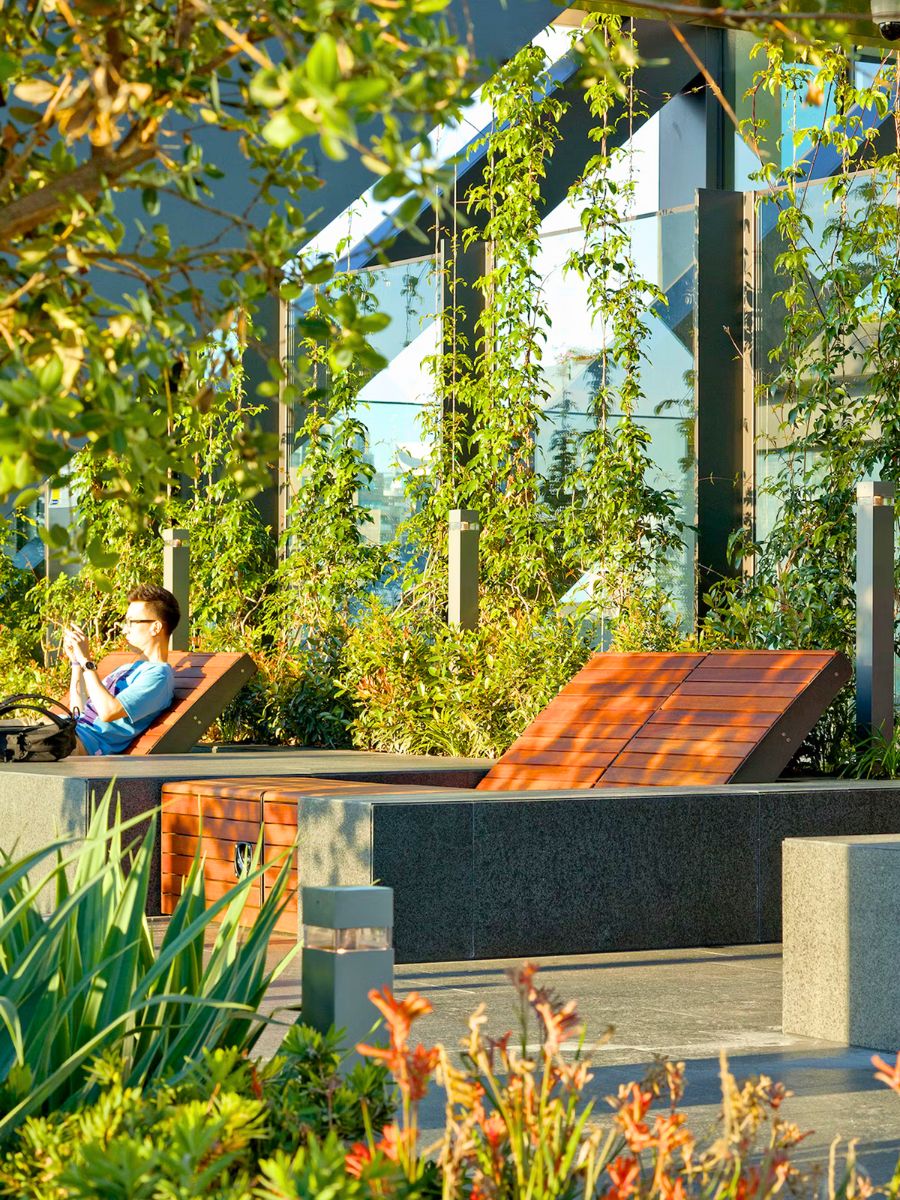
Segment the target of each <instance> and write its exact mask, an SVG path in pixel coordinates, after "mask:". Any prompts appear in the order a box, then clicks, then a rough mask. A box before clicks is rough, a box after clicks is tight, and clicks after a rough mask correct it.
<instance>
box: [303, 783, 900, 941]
mask: <svg viewBox="0 0 900 1200" xmlns="http://www.w3.org/2000/svg"><path fill="white" fill-rule="evenodd" d="M314 803H315V806H316V815H315V819H313V820H310V821H309V823H308V825H307V826H306V828H305V829H304V827H303V826H304V821H303V820H301V834H300V836H301V844H300V862H299V866H300V874H301V878H303V879H304V881H305V882H308V883H342V882H347V883H358V882H378V883H382V884H386V885H387V886H389V887H392V888H393V889H394V893H395V904H394V910H395V921H396V927H395V945H396V952H397V960H398V962H429V961H442V960H444V961H449V960H457V959H467V958H495V957H496V958H503V957H514V956H523V957H524V956H529V955H548V954H580V953H589V952H598V951H606V950H626V949H631V950H640V949H648V950H652V949H663V948H668V947H688V946H704V945H706V946H709V945H728V944H741V943H744V944H747V943H754V942H771V941H778V940H779V938H780V936H781V842H782V840H783V839H784V838H786V837H795V836H798V835H802V834H814V833H817V832H821V833H845V834H849V833H871V832H879V833H900V784H870V783H855V782H846V783H844V782H842V783H831V782H825V781H823V782H822V783H821V784H818V785H815V786H813V785H811V784H800V785H798V784H772V785H769V786H762V787H752V788H751V787H745V788H741V787H733V788H728V787H722V788H715V789H712V790H709V791H706V792H698V791H697V790H696V789H689V788H681V789H672V790H671V791H669V790H667V791H665V792H663V791H662V790H661V789H658V788H657V789H643V790H637V789H634V790H624V789H623V790H622V791H612V790H611V789H604V790H603V791H602V792H600V791H597V792H584V791H580V792H565V793H555V794H552V793H534V792H532V793H529V794H527V795H526V794H521V795H515V794H512V793H496V792H494V793H484V792H479V793H474V794H473V793H471V792H469V793H460V796H459V798H458V799H457V798H452V799H451V798H448V797H446V796H442V797H440V798H439V799H438V798H437V797H428V796H427V795H424V794H423V795H422V796H420V797H415V796H408V795H406V796H397V797H396V798H393V797H390V796H373V797H372V799H371V800H365V799H363V798H362V797H355V798H354V799H353V801H352V802H351V801H342V800H340V799H337V798H336V799H327V800H320V801H315V802H314ZM329 810H330V814H331V815H330V816H329V817H327V818H326V816H325V812H326V811H329ZM367 825H368V837H367V836H366V834H367ZM326 846H327V847H328V849H327V852H325V850H324V848H325V847H326Z"/></svg>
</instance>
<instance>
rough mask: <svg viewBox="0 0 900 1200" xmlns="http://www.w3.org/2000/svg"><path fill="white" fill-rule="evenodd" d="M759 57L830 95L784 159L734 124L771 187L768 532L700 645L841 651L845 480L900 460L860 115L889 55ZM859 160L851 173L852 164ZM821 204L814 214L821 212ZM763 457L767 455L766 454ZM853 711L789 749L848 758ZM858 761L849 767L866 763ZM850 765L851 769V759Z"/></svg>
mask: <svg viewBox="0 0 900 1200" xmlns="http://www.w3.org/2000/svg"><path fill="white" fill-rule="evenodd" d="M758 51H759V53H760V54H762V53H763V52H764V53H765V66H764V67H763V68H762V69H761V70H760V71H759V72H758V74H757V75H756V77H755V79H754V84H753V88H752V89H751V93H750V95H751V96H756V95H762V94H763V93H764V92H766V91H768V92H773V93H776V94H777V93H778V91H779V89H783V90H785V91H787V92H792V93H799V94H801V95H802V94H804V93H805V94H806V95H807V96H812V97H818V98H819V99H820V100H822V99H824V98H826V97H827V100H828V103H827V105H826V106H825V107H824V109H823V112H822V117H821V120H820V121H819V122H818V123H816V124H814V125H810V126H808V127H803V128H795V129H793V130H791V131H790V132H789V133H786V134H785V137H789V136H790V137H792V138H793V143H794V148H795V152H794V153H795V161H794V162H793V163H791V164H790V165H788V166H786V167H785V168H784V169H781V170H780V169H779V168H778V166H777V165H776V163H777V162H780V161H781V155H780V149H781V148H780V147H773V146H772V145H771V144H770V141H767V138H768V137H769V134H768V130H767V128H766V126H765V123H764V122H762V121H757V122H747V123H746V124H745V129H744V132H745V136H747V137H748V139H750V140H751V141H752V142H753V143H754V144H755V145H756V146H757V148H758V149H759V152H760V158H761V166H760V170H759V173H758V174H759V178H760V179H761V180H762V181H764V182H765V183H766V184H768V185H770V186H772V187H774V186H778V188H779V189H780V190H779V191H778V192H777V193H773V195H772V196H771V197H765V198H764V199H763V200H762V201H761V203H763V204H766V205H768V206H770V208H771V206H773V205H777V209H776V210H775V211H777V235H775V236H776V237H777V241H778V246H777V253H775V254H774V256H773V255H772V254H771V252H769V251H768V250H767V256H768V257H769V258H771V259H772V260H773V267H772V269H773V271H774V286H773V296H772V306H771V309H770V311H769V312H768V313H767V314H766V320H765V323H764V324H763V329H764V331H765V332H766V335H767V336H768V337H769V339H770V341H771V348H770V351H769V363H768V364H765V365H764V366H763V367H762V369H761V371H760V384H759V388H758V394H757V405H758V411H759V413H760V414H761V416H760V420H761V424H762V429H761V433H760V438H759V443H760V444H759V451H760V452H761V453H760V460H761V461H762V462H764V463H765V464H766V475H765V477H764V479H763V481H762V485H761V486H760V487H759V488H758V489H757V497H756V499H757V508H758V511H759V510H760V509H762V507H763V505H765V507H766V508H768V509H769V510H770V511H771V512H773V513H774V519H773V520H772V522H771V528H770V529H769V530H768V531H767V533H766V535H765V537H764V538H763V537H754V536H753V531H752V530H749V529H748V530H745V531H743V532H742V533H741V534H739V535H738V536H737V537H736V538H735V539H734V542H733V551H734V555H735V558H736V560H738V561H740V560H741V559H743V560H745V561H751V562H752V563H753V572H752V574H745V575H744V576H743V577H742V578H740V579H736V580H729V581H724V582H722V583H720V584H718V585H717V586H716V587H714V588H713V589H712V594H711V596H710V597H709V601H710V611H709V614H708V616H707V618H706V621H705V623H704V629H703V638H704V641H705V642H706V643H708V644H711V645H719V646H750V647H770V648H792V647H797V648H813V649H834V650H842V651H844V652H845V653H847V654H848V655H849V656H850V657H851V658H852V657H853V648H854V641H855V598H854V576H855V536H856V522H855V487H856V483H857V482H858V481H859V480H861V479H865V478H871V477H873V476H874V477H878V478H882V479H896V478H897V477H898V463H900V424H898V421H897V404H896V397H897V393H898V388H900V354H898V352H897V351H898V349H900V340H898V330H900V318H898V313H900V269H898V260H897V253H896V247H897V238H898V235H900V223H898V222H900V215H898V210H897V204H896V196H897V182H898V173H900V156H898V153H897V152H896V151H892V152H890V153H887V154H885V153H882V151H881V148H880V144H879V141H878V136H877V127H876V126H875V125H874V124H872V125H870V127H866V123H865V122H864V120H863V114H864V113H866V112H867V111H868V112H870V113H871V112H876V113H877V114H878V115H879V117H880V118H883V117H884V116H886V115H888V114H889V112H891V111H892V110H893V111H894V112H895V113H896V112H898V111H900V110H898V109H897V104H898V94H897V91H896V88H895V86H894V85H895V80H896V64H895V63H894V62H893V60H891V59H890V58H885V60H884V62H883V64H882V68H881V74H880V75H879V76H878V77H877V78H876V79H875V81H874V83H873V85H872V86H871V87H869V88H865V89H858V88H856V87H854V86H853V84H852V73H851V65H850V60H849V58H848V55H847V53H846V52H845V51H844V50H842V49H841V48H840V47H836V46H827V45H825V44H824V43H817V44H816V45H815V46H814V47H813V50H812V51H811V52H810V54H808V55H807V56H806V58H805V61H797V59H796V57H795V56H789V55H786V54H785V53H783V48H782V47H780V46H779V45H777V44H776V45H766V46H760V47H758ZM820 150H821V151H822V152H826V151H827V152H828V153H831V154H834V153H837V155H838V156H839V158H840V163H841V166H840V169H839V170H838V171H837V172H836V174H834V175H833V176H832V177H831V178H830V179H828V180H827V181H825V182H824V184H823V185H822V186H816V185H813V186H808V185H807V183H806V182H805V181H804V180H803V165H804V164H808V163H809V161H810V160H811V159H812V158H813V157H814V156H815V155H816V154H817V153H819V151H820ZM860 172H863V173H860ZM817 208H822V209H823V210H824V222H823V221H822V220H821V218H820V216H819V213H818V212H817ZM763 456H764V457H763ZM854 725H855V719H854V715H853V712H852V709H851V705H850V703H849V699H848V698H845V699H844V700H842V701H841V702H839V703H838V704H837V705H835V706H833V708H832V710H831V711H830V712H829V713H828V714H827V715H826V717H825V718H824V719H823V721H822V722H821V723H820V725H819V726H818V727H817V729H816V730H815V731H814V733H813V736H812V738H811V739H810V741H809V742H808V743H807V744H806V745H805V746H804V748H803V750H802V752H801V759H802V761H804V762H805V763H806V764H807V765H808V766H810V767H812V768H813V769H816V770H826V771H830V772H833V771H835V770H840V769H842V768H846V766H847V763H848V761H849V760H852V757H853V755H854V753H855V751H854V742H855V730H854ZM874 765H875V764H874V761H870V760H869V759H867V758H865V757H864V759H863V760H862V762H861V768H862V769H863V770H866V771H868V770H869V769H873V768H874ZM851 769H852V768H851Z"/></svg>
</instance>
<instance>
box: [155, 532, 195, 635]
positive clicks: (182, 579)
mask: <svg viewBox="0 0 900 1200" xmlns="http://www.w3.org/2000/svg"><path fill="white" fill-rule="evenodd" d="M162 538H163V587H164V588H168V589H169V591H170V592H171V593H172V595H173V596H174V597H175V599H176V600H177V601H178V606H179V608H180V609H181V620H180V621H179V623H178V628H177V629H176V630H175V632H174V633H173V634H172V636H171V637H170V638H169V649H170V650H190V648H191V608H190V593H191V538H190V534H189V533H188V531H187V530H186V529H164V530H163V532H162Z"/></svg>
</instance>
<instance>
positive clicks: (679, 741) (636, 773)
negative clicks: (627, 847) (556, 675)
mask: <svg viewBox="0 0 900 1200" xmlns="http://www.w3.org/2000/svg"><path fill="white" fill-rule="evenodd" d="M850 674H851V672H850V664H849V662H848V661H847V659H846V657H845V656H844V655H843V654H840V653H837V652H835V651H818V650H714V651H712V652H711V653H705V654H702V653H701V654H597V655H595V656H594V657H593V658H592V659H591V660H590V662H588V664H587V665H586V666H585V667H584V669H583V670H581V671H579V673H578V674H577V675H576V676H575V678H574V679H573V680H571V682H570V683H568V684H567V685H566V686H565V687H564V688H563V689H562V691H561V692H560V693H559V695H558V696H557V697H556V699H555V700H553V701H551V703H550V704H548V705H547V707H546V708H545V709H544V711H543V712H542V713H541V714H540V716H539V717H538V718H537V720H535V721H534V722H533V723H532V724H531V725H530V726H529V727H528V728H527V729H526V730H525V732H524V733H523V734H522V736H521V737H520V738H519V739H518V740H517V741H516V742H515V743H514V744H513V745H512V746H511V747H510V749H509V750H508V751H507V752H506V754H504V755H503V757H502V758H501V759H500V760H499V761H498V762H497V763H496V764H495V766H494V767H492V768H491V770H490V771H489V772H488V774H487V775H486V776H485V778H484V779H483V780H482V781H481V783H480V784H479V785H478V786H479V788H480V789H483V790H485V791H527V790H535V789H542V790H548V789H559V788H601V787H648V786H669V787H673V786H674V787H678V786H690V785H697V784H700V785H703V784H707V785H716V784H723V783H772V782H774V781H775V780H776V779H777V778H778V776H779V775H780V774H781V772H782V771H783V770H784V768H785V767H786V766H787V764H788V763H789V762H790V760H791V758H792V757H793V755H794V753H795V752H796V750H797V748H798V746H799V745H800V743H801V742H802V740H803V738H804V737H805V736H806V735H807V734H808V733H809V731H810V730H811V729H812V727H813V726H814V725H815V723H816V721H818V719H819V717H821V716H822V714H823V713H824V712H825V710H826V709H827V708H828V705H829V704H830V703H831V702H832V700H834V698H835V697H836V696H837V694H838V692H839V691H840V690H841V688H842V687H843V686H844V684H846V683H847V682H848V681H849V679H850Z"/></svg>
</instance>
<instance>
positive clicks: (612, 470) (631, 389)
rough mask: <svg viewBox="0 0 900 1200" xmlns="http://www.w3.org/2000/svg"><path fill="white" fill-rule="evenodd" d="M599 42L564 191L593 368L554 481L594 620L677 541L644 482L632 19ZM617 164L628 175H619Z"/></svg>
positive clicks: (637, 584)
mask: <svg viewBox="0 0 900 1200" xmlns="http://www.w3.org/2000/svg"><path fill="white" fill-rule="evenodd" d="M594 36H595V38H596V37H602V38H603V46H604V49H605V51H606V56H607V60H608V61H612V62H613V63H615V64H616V65H617V66H618V68H619V69H618V72H617V73H615V74H600V75H599V77H598V78H597V79H596V80H595V81H594V82H593V83H592V84H591V85H590V86H589V87H588V88H587V92H586V99H587V103H588V107H589V109H590V113H591V116H592V118H593V120H594V122H595V124H594V127H593V128H592V129H591V131H590V137H591V140H592V141H594V142H595V143H597V147H598V148H597V153H596V154H595V155H594V156H593V157H592V158H591V159H590V160H589V161H588V163H587V164H586V166H585V169H584V172H583V173H582V175H581V177H580V178H579V179H577V180H576V181H575V183H574V185H573V186H572V188H571V190H570V199H571V200H572V201H573V202H575V203H576V204H577V206H578V208H579V210H580V213H581V226H582V233H583V238H582V241H581V243H580V245H578V246H576V247H575V248H574V249H573V250H572V252H571V253H570V255H569V258H568V261H567V263H566V269H567V271H569V272H571V273H573V274H575V275H577V276H578V277H579V278H580V279H581V280H583V282H584V285H585V291H586V295H587V300H588V305H589V309H590V313H591V316H592V318H593V321H594V325H595V328H596V329H597V330H598V331H599V334H600V347H599V353H598V354H597V357H596V359H595V361H594V363H593V371H592V372H591V375H592V379H593V383H594V389H593V394H592V396H591V398H590V402H589V418H590V420H589V423H588V426H587V429H586V431H585V433H584V435H583V436H582V437H581V438H580V439H579V445H578V453H577V455H575V456H573V461H572V464H571V469H570V470H569V472H568V474H567V476H566V477H565V478H564V480H563V482H562V486H561V490H562V493H563V495H565V496H566V497H567V498H568V500H569V503H568V504H567V505H566V506H565V507H562V508H561V521H562V530H563V535H564V536H563V544H564V546H565V550H564V554H565V558H566V561H567V562H568V563H569V564H571V566H572V568H573V569H574V570H575V571H577V572H578V573H579V574H582V575H584V574H587V575H588V577H589V578H590V579H591V580H592V583H591V587H590V590H589V599H588V602H587V606H588V608H589V609H591V610H593V611H598V612H600V613H604V612H609V611H611V610H612V611H613V612H616V611H621V610H624V609H627V607H628V604H629V601H630V600H631V599H633V598H634V597H635V596H636V595H639V594H640V593H641V592H642V591H645V590H646V589H647V588H648V587H651V586H653V583H654V581H655V582H656V583H657V585H658V584H659V583H660V582H661V571H662V568H663V567H664V566H665V564H666V562H667V559H668V558H669V557H670V556H671V555H672V553H673V552H674V551H675V549H676V548H678V547H679V546H680V539H679V533H680V530H681V527H682V525H681V521H680V520H679V518H678V515H677V510H676V503H675V497H674V495H673V493H672V492H671V491H669V490H667V489H664V488H660V487H657V486H655V485H654V484H653V482H652V475H653V470H654V465H653V459H652V456H651V451H650V435H649V433H648V432H647V429H646V428H645V427H644V426H642V425H641V423H640V421H639V420H638V419H637V416H636V409H637V407H638V405H639V403H640V401H641V400H642V399H643V392H642V388H641V368H642V365H643V360H644V356H645V352H646V351H645V346H646V343H647V339H648V334H649V325H648V312H649V311H650V309H651V308H652V306H653V305H654V304H656V305H662V304H665V303H666V298H665V294H664V293H663V292H662V290H661V289H660V288H659V287H658V286H657V285H656V284H655V283H652V282H651V281H649V280H647V279H646V278H644V277H643V276H642V274H641V272H640V271H639V270H638V268H637V265H636V263H635V257H634V253H633V249H632V236H633V232H632V229H633V227H632V226H631V224H630V223H629V218H630V217H631V216H632V215H633V201H634V188H635V183H634V174H633V170H632V169H631V166H630V164H631V157H630V154H629V151H628V149H627V148H626V147H625V146H624V145H623V142H624V141H625V138H626V137H627V136H629V135H630V133H631V131H632V129H633V126H634V121H635V119H636V118H639V117H640V116H641V115H645V114H643V113H642V110H641V102H640V98H639V97H638V96H637V95H636V94H635V90H634V68H635V64H636V62H637V43H636V40H635V37H634V33H633V31H632V28H631V24H630V22H629V23H627V24H626V26H625V27H623V20H622V18H620V17H606V18H604V19H603V21H602V22H601V25H600V28H599V29H595V30H594ZM623 161H625V162H627V163H628V164H629V166H628V169H627V171H626V173H625V174H624V178H623V172H622V171H621V170H616V168H617V166H620V165H621V164H622V163H623Z"/></svg>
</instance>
